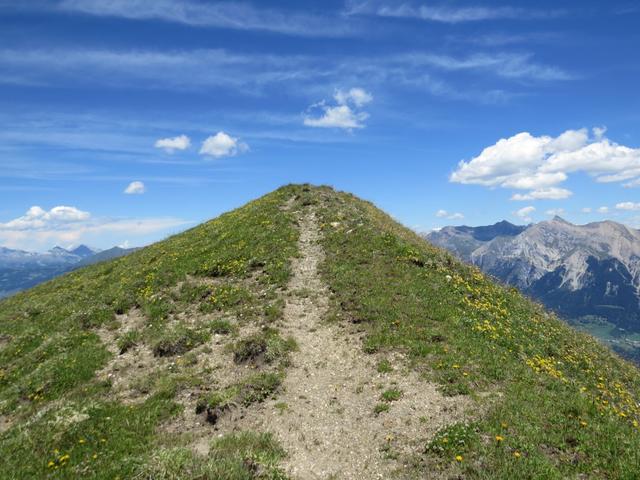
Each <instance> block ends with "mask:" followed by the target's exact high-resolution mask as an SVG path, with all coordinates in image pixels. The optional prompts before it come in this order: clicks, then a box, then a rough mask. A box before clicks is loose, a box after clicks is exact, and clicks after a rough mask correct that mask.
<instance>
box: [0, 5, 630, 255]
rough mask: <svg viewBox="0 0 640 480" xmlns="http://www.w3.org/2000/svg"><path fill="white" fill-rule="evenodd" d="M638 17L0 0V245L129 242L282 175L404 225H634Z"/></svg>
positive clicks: (461, 8) (238, 199) (564, 10)
mask: <svg viewBox="0 0 640 480" xmlns="http://www.w3.org/2000/svg"><path fill="white" fill-rule="evenodd" d="M639 21H640V5H638V4H637V2H634V1H624V0H620V1H617V2H600V1H595V0H593V1H586V0H581V1H564V2H558V1H544V0H543V1H538V2H524V1H515V0H514V1H511V2H507V1H501V2H498V1H483V2H480V1H476V2H471V1H469V2H454V1H446V0H441V1H428V2H426V1H415V2H414V1H409V0H407V1H401V2H398V1H396V2H393V1H391V0H379V1H378V0H370V1H366V0H345V1H331V0H323V1H307V2H299V1H295V2H294V1H266V0H262V1H260V2H257V1H256V2H253V3H250V2H243V3H239V2H213V1H211V2H204V1H197V0H187V1H178V0H126V1H125V0H109V1H106V0H48V1H40V0H30V1H29V2H23V1H6V0H0V245H6V246H10V247H14V248H23V249H30V250H43V249H47V248H50V247H51V246H53V245H55V244H61V245H64V246H68V245H73V244H78V243H81V242H85V243H88V244H90V245H93V246H96V247H101V248H106V247H110V246H112V245H116V244H127V245H141V244H145V243H148V242H150V241H153V240H157V239H160V238H163V237H165V236H166V235H168V234H170V233H174V232H178V231H180V230H182V229H184V228H186V227H188V226H191V225H193V224H195V223H199V222H201V221H203V220H206V219H209V218H212V217H215V216H217V215H218V214H220V213H222V212H224V211H226V210H229V209H231V208H234V207H237V206H240V205H242V204H243V203H245V202H246V201H249V200H251V199H253V198H255V197H257V196H259V195H262V194H264V193H267V192H269V191H271V190H273V189H274V188H277V187H278V186H280V185H282V184H286V183H290V182H311V183H315V184H330V185H333V186H335V187H336V188H338V189H341V190H347V191H350V192H353V193H355V194H357V195H359V196H361V197H364V198H366V199H369V200H372V201H374V202H375V203H377V204H378V205H379V206H380V207H381V208H383V209H384V210H385V211H387V212H389V213H390V214H392V215H393V216H394V217H396V218H397V219H399V220H400V221H401V222H403V223H404V224H405V225H408V226H410V227H413V228H416V229H419V230H429V229H432V228H436V227H440V226H443V225H447V224H461V223H465V224H470V225H481V224H488V223H493V222H495V221H498V220H501V219H507V220H510V221H512V222H514V223H525V222H529V221H540V220H544V219H546V218H549V216H550V215H553V214H554V213H560V214H561V215H562V216H563V217H565V218H567V219H568V220H570V221H573V222H576V223H586V222H589V221H596V220H601V219H605V218H611V219H614V220H618V221H621V222H625V223H628V224H630V225H633V226H636V227H640V203H639V202H640V180H638V179H639V178H640V94H639V92H638V85H640V78H639V77H640V59H639V57H638V51H640V31H639V30H638V28H637V25H638V22H639ZM461 162H462V163H461ZM127 191H128V192H129V193H125V192H127ZM60 207H64V208H60Z"/></svg>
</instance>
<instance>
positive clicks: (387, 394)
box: [380, 388, 402, 402]
mask: <svg viewBox="0 0 640 480" xmlns="http://www.w3.org/2000/svg"><path fill="white" fill-rule="evenodd" d="M401 397H402V392H401V391H400V390H398V389H397V388H390V389H388V390H385V391H384V392H382V394H381V395H380V400H382V401H384V402H395V401H396V400H400V398H401Z"/></svg>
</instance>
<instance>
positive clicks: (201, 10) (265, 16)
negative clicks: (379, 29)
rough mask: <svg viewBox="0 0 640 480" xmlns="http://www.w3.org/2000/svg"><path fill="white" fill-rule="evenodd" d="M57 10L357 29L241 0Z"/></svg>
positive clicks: (291, 31) (201, 22)
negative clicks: (240, 0) (234, 0)
mask: <svg viewBox="0 0 640 480" xmlns="http://www.w3.org/2000/svg"><path fill="white" fill-rule="evenodd" d="M57 9H59V10H61V11H66V12H74V13H82V14H87V15H97V16H112V17H121V18H127V19H132V20H160V21H165V22H173V23H181V24H184V25H190V26H195V27H218V28H229V29H234V30H262V31H268V32H277V33H282V34H287V35H297V36H305V37H342V36H347V35H351V34H353V32H354V28H353V27H352V26H351V24H350V23H348V22H346V21H344V19H342V18H340V17H337V16H333V17H330V16H320V15H311V14H307V13H303V12H297V13H294V12H283V11H279V10H273V9H266V8H259V7H256V6H253V5H251V4H249V3H239V2H197V1H189V0H108V1H105V0H62V1H61V2H59V3H58V4H57Z"/></svg>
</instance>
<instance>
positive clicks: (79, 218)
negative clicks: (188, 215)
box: [0, 206, 188, 250]
mask: <svg viewBox="0 0 640 480" xmlns="http://www.w3.org/2000/svg"><path fill="white" fill-rule="evenodd" d="M186 223H188V222H185V221H184V220H181V219H177V218H142V219H113V218H94V217H93V216H92V215H91V214H90V213H89V212H86V211H83V210H80V209H78V208H76V207H69V206H58V207H54V208H52V209H51V210H44V209H43V208H41V207H38V206H33V207H31V208H30V209H29V210H27V212H26V213H25V214H24V215H22V216H20V217H18V218H15V219H13V220H10V221H8V222H6V223H0V245H6V246H8V247H10V248H21V249H26V250H30V249H39V248H40V247H42V246H49V247H50V246H52V245H54V244H63V245H67V244H78V243H93V242H92V240H91V239H93V240H94V241H96V240H97V241H102V240H104V237H105V236H107V235H112V234H117V235H121V234H126V235H127V236H143V235H148V234H152V233H155V232H160V231H166V230H167V229H171V228H175V227H178V226H181V225H185V224H186ZM87 238H89V240H86V239H87ZM83 239H85V240H83Z"/></svg>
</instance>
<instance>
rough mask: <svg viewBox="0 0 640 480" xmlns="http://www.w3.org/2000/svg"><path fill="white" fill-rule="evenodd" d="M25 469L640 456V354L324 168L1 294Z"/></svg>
mask: <svg viewBox="0 0 640 480" xmlns="http://www.w3.org/2000/svg"><path fill="white" fill-rule="evenodd" d="M0 331H1V332H2V335H1V337H0V455H2V458H3V459H4V467H5V468H4V471H6V472H12V475H13V478H25V479H26V478H43V477H47V476H55V477H60V478H79V477H82V478H105V479H106V478H110V479H112V478H116V477H120V478H149V479H151V478H152V479H177V478H202V479H258V478H264V479H283V478H292V479H305V480H306V479H309V478H350V479H370V478H425V477H429V478H478V479H500V478H502V479H513V478H558V479H560V478H578V477H580V476H581V475H583V474H584V473H585V472H588V474H589V475H590V476H591V477H593V478H633V475H634V472H636V471H637V470H636V468H637V465H638V462H639V461H640V458H639V456H640V453H639V452H640V437H639V436H638V421H640V409H639V408H638V401H639V400H640V390H639V388H640V374H639V372H638V370H637V369H636V368H635V367H633V366H632V365H630V364H628V363H627V362H625V361H623V360H621V359H620V358H618V357H617V356H615V355H614V354H612V353H611V352H609V351H608V350H607V349H605V348H604V347H602V346H600V345H599V344H598V343H597V342H596V341H594V340H593V339H592V338H591V337H588V336H586V335H582V334H579V333H576V332H574V331H573V330H571V329H570V328H569V327H567V326H565V325H564V324H563V323H562V322H560V321H558V320H557V319H556V318H554V317H553V315H550V314H549V313H548V312H546V311H544V310H543V309H542V308H541V307H540V306H539V305H536V304H534V303H532V302H530V301H529V300H527V299H526V298H524V297H523V296H522V295H520V294H519V293H518V292H517V291H515V290H514V289H507V288H503V287H501V286H499V285H496V284H494V283H493V282H492V281H491V280H490V279H488V278H487V277H485V276H484V275H482V274H481V273H480V272H479V271H478V270H477V269H475V268H473V267H470V266H467V265H464V264H462V263H460V262H458V261H457V260H455V259H454V257H452V256H451V255H450V254H448V253H446V252H445V251H443V250H441V249H439V248H436V247H432V246H431V245H429V244H428V243H426V242H425V241H424V240H422V239H421V238H419V237H418V236H417V235H415V234H414V233H412V232H410V231H409V230H407V229H405V228H404V227H402V226H400V225H398V224H397V223H396V222H394V221H393V220H392V219H391V218H390V217H389V216H387V215H386V214H384V213H383V212H381V211H380V210H378V209H377V208H375V207H374V206H373V205H372V204H370V203H368V202H364V201H362V200H359V199H357V198H356V197H353V196H351V195H349V194H346V193H340V192H336V191H334V190H332V189H331V188H328V187H311V186H308V185H291V186H286V187H283V188H280V189H278V190H277V191H275V192H273V193H270V194H268V195H266V196H264V197H262V198H260V199H258V200H255V201H253V202H250V203H248V204H247V205H245V206H244V207H242V208H239V209H237V210H234V211H232V212H229V213H226V214H224V215H222V216H220V217H219V218H217V219H214V220H211V221H209V222H207V223H204V224H202V225H200V226H198V227H195V228H193V229H191V230H189V231H187V232H184V233H182V234H179V235H176V236H173V237H171V238H169V239H167V240H164V241H162V242H159V243H157V244H154V245H151V246H149V247H146V248H143V249H140V250H138V251H136V252H134V253H131V254H130V255H129V256H127V257H123V258H119V259H116V260H111V261H107V262H103V263H100V264H97V265H93V266H89V267H86V268H83V269H80V270H77V271H75V272H71V273H69V274H67V275H65V276H63V277H60V278H57V279H55V280H53V281H50V282H48V283H45V284H42V285H40V286H38V287H36V288H34V289H32V290H29V291H27V292H23V293H20V294H18V295H16V296H14V297H12V298H9V299H6V300H4V301H2V302H1V303H0Z"/></svg>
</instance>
